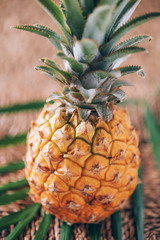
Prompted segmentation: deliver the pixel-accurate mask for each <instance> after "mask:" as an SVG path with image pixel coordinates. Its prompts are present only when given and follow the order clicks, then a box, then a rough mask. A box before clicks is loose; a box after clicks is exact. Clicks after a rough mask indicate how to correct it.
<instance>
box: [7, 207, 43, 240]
mask: <svg viewBox="0 0 160 240" xmlns="http://www.w3.org/2000/svg"><path fill="white" fill-rule="evenodd" d="M39 208H40V204H38V203H35V204H33V208H32V209H30V211H29V212H28V215H27V216H26V217H25V218H23V220H21V221H20V222H19V223H18V224H17V225H16V227H15V228H14V229H13V231H12V232H11V233H10V234H9V235H8V236H7V237H6V240H13V239H17V237H18V236H19V235H20V234H21V232H22V231H23V230H24V229H25V227H26V225H27V224H29V223H30V221H31V220H32V218H34V216H35V215H36V213H37V212H38V210H39Z"/></svg>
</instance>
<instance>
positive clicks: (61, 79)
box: [35, 66, 68, 84]
mask: <svg viewBox="0 0 160 240" xmlns="http://www.w3.org/2000/svg"><path fill="white" fill-rule="evenodd" d="M35 69H36V70H40V71H42V72H44V73H47V74H49V76H52V77H53V79H55V80H57V81H59V82H60V83H63V84H68V82H67V79H65V77H64V76H63V75H62V72H63V71H61V70H59V71H61V73H60V72H58V70H57V69H58V68H57V69H56V70H55V69H53V67H52V68H51V67H46V66H37V67H35Z"/></svg>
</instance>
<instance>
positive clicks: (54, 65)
mask: <svg viewBox="0 0 160 240" xmlns="http://www.w3.org/2000/svg"><path fill="white" fill-rule="evenodd" d="M41 61H42V62H44V63H45V64H46V65H47V66H49V67H56V68H59V69H61V66H60V65H58V64H57V63H55V62H53V61H52V60H51V59H48V58H41Z"/></svg>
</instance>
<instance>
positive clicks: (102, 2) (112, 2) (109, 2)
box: [98, 0, 118, 6]
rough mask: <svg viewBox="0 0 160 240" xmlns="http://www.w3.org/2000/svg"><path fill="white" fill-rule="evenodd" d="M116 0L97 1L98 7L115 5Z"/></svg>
mask: <svg viewBox="0 0 160 240" xmlns="http://www.w3.org/2000/svg"><path fill="white" fill-rule="evenodd" d="M117 1H118V0H99V2H98V6H100V5H104V4H106V5H116V4H117Z"/></svg>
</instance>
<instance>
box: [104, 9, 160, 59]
mask: <svg viewBox="0 0 160 240" xmlns="http://www.w3.org/2000/svg"><path fill="white" fill-rule="evenodd" d="M156 17H160V13H159V12H153V13H148V14H145V15H142V16H139V17H137V18H134V19H132V20H130V21H129V22H128V23H126V24H124V25H123V26H122V27H120V28H119V29H118V30H117V31H116V32H115V33H114V35H113V36H112V38H111V40H110V41H109V42H107V43H106V44H104V45H103V46H102V48H101V53H102V55H106V54H108V53H110V51H111V50H112V49H113V47H114V46H115V44H116V43H117V42H118V41H119V40H120V38H121V37H123V36H124V35H125V34H126V33H128V32H129V31H131V30H132V29H133V28H135V27H136V26H139V25H140V24H142V23H145V22H147V21H149V20H151V19H154V18H156Z"/></svg>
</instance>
